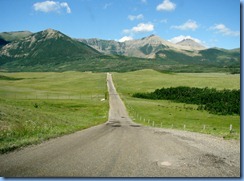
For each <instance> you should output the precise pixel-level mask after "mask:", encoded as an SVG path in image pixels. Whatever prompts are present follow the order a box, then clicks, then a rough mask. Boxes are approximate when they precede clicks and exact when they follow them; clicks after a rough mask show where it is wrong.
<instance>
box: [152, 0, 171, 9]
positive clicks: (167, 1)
mask: <svg viewBox="0 0 244 181" xmlns="http://www.w3.org/2000/svg"><path fill="white" fill-rule="evenodd" d="M175 8H176V4H174V3H172V2H170V0H164V1H163V2H162V3H161V4H159V5H158V6H157V7H156V9H157V11H173V10H175Z"/></svg>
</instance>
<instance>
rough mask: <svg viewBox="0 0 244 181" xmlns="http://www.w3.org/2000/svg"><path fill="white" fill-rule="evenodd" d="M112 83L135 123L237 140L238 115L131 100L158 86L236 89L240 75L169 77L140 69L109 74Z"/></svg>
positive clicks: (177, 75)
mask: <svg viewBox="0 0 244 181" xmlns="http://www.w3.org/2000/svg"><path fill="white" fill-rule="evenodd" d="M113 80H114V83H115V85H116V88H117V91H118V92H119V93H120V94H121V96H122V99H123V100H124V102H125V104H126V106H127V109H128V111H129V114H130V116H131V117H133V119H134V121H135V122H138V123H141V124H144V125H150V126H152V125H153V122H154V126H157V127H161V125H162V127H164V128H173V129H181V130H184V129H185V130H187V131H193V132H201V133H206V134H212V135H216V136H221V137H224V138H226V139H227V138H228V139H230V138H234V139H239V137H240V116H239V115H232V116H221V115H214V114H210V113H208V112H207V111H198V110H197V105H192V104H184V103H175V102H173V101H166V100H146V99H139V98H133V97H132V94H133V93H136V92H152V91H154V90H155V89H158V88H162V87H178V86H189V87H200V88H204V87H209V88H216V89H218V90H222V89H240V75H237V74H236V75H231V74H224V73H207V74H206V73H174V74H172V73H160V72H156V71H153V70H142V71H135V72H129V73H113ZM144 120H145V121H144ZM149 120H150V121H149ZM230 124H232V127H233V130H232V133H230V130H229V127H230ZM184 125H185V126H184ZM204 128H205V129H204Z"/></svg>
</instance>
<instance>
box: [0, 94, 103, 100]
mask: <svg viewBox="0 0 244 181" xmlns="http://www.w3.org/2000/svg"><path fill="white" fill-rule="evenodd" d="M0 97H1V98H3V99H16V100H17V99H19V100H82V99H103V98H104V97H105V95H103V94H94V95H82V94H63V93H38V94H34V93H29V94H27V93H4V94H1V93H0Z"/></svg>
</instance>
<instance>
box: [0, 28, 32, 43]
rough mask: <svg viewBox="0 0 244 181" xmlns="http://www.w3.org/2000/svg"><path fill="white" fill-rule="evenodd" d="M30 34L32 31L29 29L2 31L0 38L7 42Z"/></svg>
mask: <svg viewBox="0 0 244 181" xmlns="http://www.w3.org/2000/svg"><path fill="white" fill-rule="evenodd" d="M31 34H32V32H30V31H13V32H2V33H0V39H3V40H5V41H7V42H12V41H15V40H20V39H22V38H25V37H27V36H30V35H31Z"/></svg>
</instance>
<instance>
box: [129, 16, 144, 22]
mask: <svg viewBox="0 0 244 181" xmlns="http://www.w3.org/2000/svg"><path fill="white" fill-rule="evenodd" d="M143 18H144V16H143V14H138V15H135V16H133V15H129V16H128V19H129V20H131V21H134V20H140V19H143Z"/></svg>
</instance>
